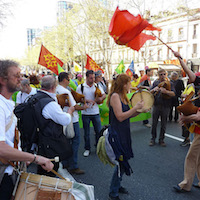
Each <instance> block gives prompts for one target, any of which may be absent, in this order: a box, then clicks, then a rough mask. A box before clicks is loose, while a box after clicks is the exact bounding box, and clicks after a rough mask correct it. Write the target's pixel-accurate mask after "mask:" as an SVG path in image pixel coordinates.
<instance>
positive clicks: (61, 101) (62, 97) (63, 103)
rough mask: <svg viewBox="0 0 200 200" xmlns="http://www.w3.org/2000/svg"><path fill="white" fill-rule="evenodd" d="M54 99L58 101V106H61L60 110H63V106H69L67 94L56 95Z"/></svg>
mask: <svg viewBox="0 0 200 200" xmlns="http://www.w3.org/2000/svg"><path fill="white" fill-rule="evenodd" d="M56 97H57V99H58V104H59V105H60V106H61V108H64V107H65V106H70V103H69V95H68V94H56Z"/></svg>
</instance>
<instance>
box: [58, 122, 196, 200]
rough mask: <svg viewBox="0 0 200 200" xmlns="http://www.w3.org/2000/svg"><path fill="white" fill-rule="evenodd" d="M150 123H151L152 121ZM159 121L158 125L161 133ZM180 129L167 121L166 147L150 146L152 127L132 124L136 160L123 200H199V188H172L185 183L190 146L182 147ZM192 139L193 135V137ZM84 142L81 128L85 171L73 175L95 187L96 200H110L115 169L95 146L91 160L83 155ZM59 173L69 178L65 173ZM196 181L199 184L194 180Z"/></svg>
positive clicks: (81, 158)
mask: <svg viewBox="0 0 200 200" xmlns="http://www.w3.org/2000/svg"><path fill="white" fill-rule="evenodd" d="M150 123H151V120H150ZM159 130H160V122H159V123H158V134H159ZM181 134H182V132H181V126H180V125H179V124H178V123H175V122H173V121H172V122H168V124H167V130H166V138H165V143H166V145H167V146H166V147H161V146H159V145H158V141H156V142H157V143H156V145H155V146H153V147H150V146H149V141H150V138H151V128H147V127H145V126H143V125H142V122H133V123H131V136H132V148H133V152H134V158H133V159H131V160H130V165H131V167H132V169H133V174H132V175H131V176H126V175H124V176H123V181H122V185H123V186H124V187H125V188H126V189H127V190H128V191H129V195H120V199H121V200H198V199H200V189H197V188H194V187H192V190H191V192H188V193H177V192H175V191H174V189H173V186H174V185H176V184H178V183H179V182H180V181H182V180H183V175H184V173H183V172H184V159H185V156H186V154H187V151H188V149H189V147H188V146H187V147H181V146H180V143H181V141H183V138H182V136H181ZM191 138H192V136H191ZM91 144H94V131H93V128H92V129H91ZM83 152H84V141H83V129H81V145H80V148H79V167H80V168H81V169H83V170H85V172H86V173H85V174H84V175H73V178H74V179H75V180H76V181H78V182H81V183H85V184H91V185H93V186H94V191H95V200H107V199H108V193H109V185H110V181H111V178H112V174H113V171H114V169H113V168H112V167H110V166H109V165H104V164H103V163H101V161H100V160H99V159H98V157H97V155H96V153H95V147H94V146H93V145H92V149H91V154H90V156H89V157H84V156H83ZM60 172H61V173H62V174H63V175H64V176H65V175H66V177H68V178H69V174H68V173H67V172H66V170H63V169H62V168H60ZM194 182H196V183H197V178H196V177H195V180H194Z"/></svg>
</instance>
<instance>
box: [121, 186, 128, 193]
mask: <svg viewBox="0 0 200 200" xmlns="http://www.w3.org/2000/svg"><path fill="white" fill-rule="evenodd" d="M119 193H121V194H129V192H128V190H127V189H126V188H124V187H122V186H121V187H120V188H119Z"/></svg>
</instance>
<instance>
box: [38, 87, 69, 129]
mask: <svg viewBox="0 0 200 200" xmlns="http://www.w3.org/2000/svg"><path fill="white" fill-rule="evenodd" d="M41 92H44V93H46V94H48V95H49V96H50V97H52V98H53V99H54V100H55V101H51V102H50V103H48V104H47V105H46V106H45V107H44V108H43V110H42V115H43V117H44V118H45V119H51V120H53V121H54V122H55V123H57V124H60V125H62V126H67V125H68V124H69V123H70V122H71V115H70V114H69V113H66V112H63V111H62V108H61V107H60V105H59V104H58V103H57V98H56V94H54V93H51V92H47V91H44V90H41Z"/></svg>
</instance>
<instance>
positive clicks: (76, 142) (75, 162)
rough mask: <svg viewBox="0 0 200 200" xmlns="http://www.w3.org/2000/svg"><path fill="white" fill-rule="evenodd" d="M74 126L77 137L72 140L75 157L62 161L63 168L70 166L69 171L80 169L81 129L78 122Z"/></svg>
mask: <svg viewBox="0 0 200 200" xmlns="http://www.w3.org/2000/svg"><path fill="white" fill-rule="evenodd" d="M73 126H74V133H75V136H74V137H73V138H72V139H71V144H72V150H73V155H72V157H70V158H69V159H68V160H63V161H62V164H63V166H68V165H69V169H76V168H78V148H79V144H80V128H79V123H78V122H75V123H73Z"/></svg>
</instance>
